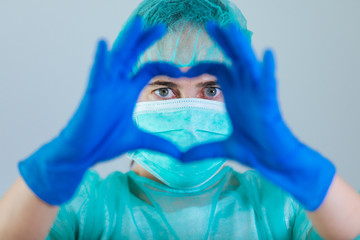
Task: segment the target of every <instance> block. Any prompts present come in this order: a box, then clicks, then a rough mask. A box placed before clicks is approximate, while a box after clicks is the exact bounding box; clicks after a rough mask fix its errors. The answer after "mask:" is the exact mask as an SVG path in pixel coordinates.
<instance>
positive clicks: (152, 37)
mask: <svg viewBox="0 0 360 240" xmlns="http://www.w3.org/2000/svg"><path fill="white" fill-rule="evenodd" d="M166 31H167V27H166V26H165V25H164V24H157V25H155V26H151V27H149V28H148V29H146V30H145V31H144V32H142V33H141V35H140V36H139V39H138V40H137V42H136V44H135V46H134V49H133V50H132V51H131V52H129V54H130V55H123V56H122V57H123V58H125V59H126V61H122V64H123V67H124V68H125V69H128V70H132V69H133V67H134V65H135V64H136V63H137V61H138V60H139V58H140V56H141V54H143V53H144V52H145V51H146V50H147V49H148V48H149V47H150V46H152V45H153V44H154V43H155V42H156V41H158V40H159V39H161V38H162V37H163V36H164V35H165V34H166Z"/></svg>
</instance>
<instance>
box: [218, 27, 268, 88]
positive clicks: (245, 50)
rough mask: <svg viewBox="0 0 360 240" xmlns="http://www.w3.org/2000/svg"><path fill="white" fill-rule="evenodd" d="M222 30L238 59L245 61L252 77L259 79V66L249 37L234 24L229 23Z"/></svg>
mask: <svg viewBox="0 0 360 240" xmlns="http://www.w3.org/2000/svg"><path fill="white" fill-rule="evenodd" d="M222 31H224V33H225V36H226V37H227V38H228V39H229V44H230V47H231V48H232V50H233V51H235V54H236V58H237V59H238V61H240V62H243V63H245V65H246V67H247V69H248V70H249V72H250V73H251V74H252V75H251V76H252V77H253V79H254V80H255V81H259V79H260V76H261V68H260V64H259V61H258V60H257V58H256V55H255V52H254V50H253V49H252V47H251V42H250V41H249V39H247V38H246V36H245V34H244V33H243V32H242V31H241V30H240V28H239V26H237V25H235V24H230V25H229V26H227V27H226V28H224V29H223V30H222Z"/></svg>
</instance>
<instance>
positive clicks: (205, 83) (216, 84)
mask: <svg viewBox="0 0 360 240" xmlns="http://www.w3.org/2000/svg"><path fill="white" fill-rule="evenodd" d="M218 85H219V84H218V83H217V81H207V82H202V83H199V84H197V85H196V86H197V87H213V86H218Z"/></svg>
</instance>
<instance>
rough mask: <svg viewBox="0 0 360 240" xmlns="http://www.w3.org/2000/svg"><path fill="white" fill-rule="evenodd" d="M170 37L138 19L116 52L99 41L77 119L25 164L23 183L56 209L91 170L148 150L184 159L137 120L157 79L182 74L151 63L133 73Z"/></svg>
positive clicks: (164, 29) (115, 45) (67, 198)
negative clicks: (143, 95) (143, 97)
mask: <svg viewBox="0 0 360 240" xmlns="http://www.w3.org/2000/svg"><path fill="white" fill-rule="evenodd" d="M165 32H166V27H165V26H163V25H157V26H153V27H146V26H145V25H144V23H143V20H142V19H140V18H136V19H135V20H134V21H133V22H132V23H131V24H130V25H129V26H128V27H127V28H126V29H125V30H124V32H123V33H122V34H121V35H120V36H121V38H120V40H118V41H116V43H115V44H114V46H113V48H112V50H111V51H108V50H107V45H106V42H105V41H100V42H99V44H98V49H97V53H96V57H95V61H94V65H93V67H92V71H91V74H90V79H89V83H88V86H87V89H86V92H85V94H84V96H83V99H82V101H81V103H80V105H79V107H78V109H77V110H76V112H75V114H74V116H73V117H72V119H71V120H70V121H69V123H68V124H67V126H66V127H65V128H64V129H63V130H62V131H61V133H60V134H59V135H58V136H57V137H56V138H55V139H54V140H52V141H51V142H49V143H47V144H45V145H44V146H42V147H41V148H40V149H39V150H37V151H36V152H35V153H34V154H33V155H32V156H30V157H29V158H28V159H26V160H24V161H22V162H20V163H19V170H20V173H21V175H22V177H23V179H24V180H25V182H26V183H27V184H28V186H29V187H30V188H31V189H32V191H33V192H34V193H35V194H36V195H37V196H38V197H39V198H41V199H42V200H44V201H45V202H47V203H49V204H52V205H59V204H61V203H64V202H66V201H68V200H69V199H70V198H71V197H72V195H73V194H74V192H75V190H76V188H77V186H78V185H79V183H80V181H81V179H82V176H83V175H84V173H85V171H86V170H87V169H88V168H90V167H91V166H93V165H94V164H96V163H97V162H100V161H105V160H108V159H111V158H114V157H116V156H119V155H121V154H124V153H126V152H128V151H130V150H135V149H139V148H146V149H150V150H155V151H161V152H164V153H166V154H168V155H171V156H173V157H175V158H179V157H180V155H181V152H180V151H179V150H178V149H177V147H176V146H175V145H174V144H172V143H170V142H168V141H166V140H164V139H162V138H159V137H156V136H154V135H150V134H148V133H145V132H142V131H140V130H139V129H138V128H137V126H136V125H135V123H134V122H133V118H132V114H133V110H134V107H135V104H136V102H137V99H138V96H139V94H140V92H141V90H142V89H143V87H144V86H145V85H146V84H147V83H148V82H149V81H150V79H151V78H152V77H154V76H157V75H168V76H172V77H174V78H176V77H179V76H180V75H181V71H180V70H179V69H178V68H176V67H173V66H171V65H169V64H166V63H151V64H148V65H145V66H144V67H143V68H141V69H140V70H139V71H138V72H137V73H136V75H133V74H132V69H133V67H134V65H135V64H136V62H137V59H138V57H139V55H140V54H141V53H142V52H144V50H146V49H147V48H148V47H149V46H150V45H152V44H153V43H154V42H155V41H156V40H158V39H159V38H161V37H162V36H163V35H164V34H165Z"/></svg>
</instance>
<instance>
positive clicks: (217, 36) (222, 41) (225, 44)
mask: <svg viewBox="0 0 360 240" xmlns="http://www.w3.org/2000/svg"><path fill="white" fill-rule="evenodd" d="M205 29H206V32H207V33H208V34H209V36H210V37H211V38H212V39H213V40H214V41H215V42H216V43H218V44H219V45H220V47H221V49H222V50H223V51H224V52H225V54H226V55H227V56H228V57H229V58H230V59H231V60H232V61H237V59H238V58H237V54H236V53H235V52H234V50H233V49H232V48H231V46H230V43H229V39H228V38H227V36H226V34H225V32H224V31H223V30H222V29H221V28H220V27H219V26H218V24H217V23H216V22H214V21H209V22H207V23H206V25H205Z"/></svg>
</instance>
